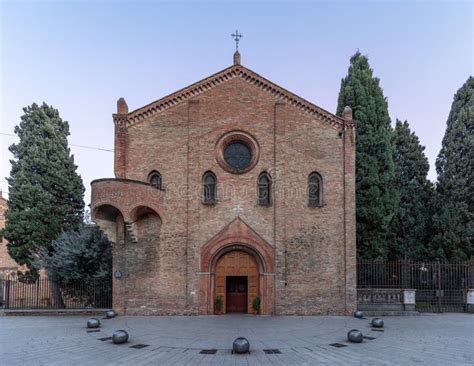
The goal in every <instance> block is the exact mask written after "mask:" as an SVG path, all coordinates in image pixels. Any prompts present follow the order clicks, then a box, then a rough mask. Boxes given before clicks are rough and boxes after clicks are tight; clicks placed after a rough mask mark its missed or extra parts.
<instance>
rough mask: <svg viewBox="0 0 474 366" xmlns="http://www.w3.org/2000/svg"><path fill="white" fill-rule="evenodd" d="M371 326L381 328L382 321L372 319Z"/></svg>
mask: <svg viewBox="0 0 474 366" xmlns="http://www.w3.org/2000/svg"><path fill="white" fill-rule="evenodd" d="M372 326H373V327H374V328H383V320H382V319H380V318H374V319H372Z"/></svg>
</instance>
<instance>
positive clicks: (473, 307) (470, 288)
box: [466, 257, 474, 313]
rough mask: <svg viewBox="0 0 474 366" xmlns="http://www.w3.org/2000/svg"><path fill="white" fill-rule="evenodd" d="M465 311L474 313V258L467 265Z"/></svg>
mask: <svg viewBox="0 0 474 366" xmlns="http://www.w3.org/2000/svg"><path fill="white" fill-rule="evenodd" d="M466 311H467V312H468V313H474V257H471V260H470V261H469V262H468V263H467V294H466Z"/></svg>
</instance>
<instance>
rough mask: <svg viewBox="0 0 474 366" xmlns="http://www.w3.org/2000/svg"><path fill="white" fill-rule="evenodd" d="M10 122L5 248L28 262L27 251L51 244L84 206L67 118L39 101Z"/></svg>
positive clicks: (75, 226) (76, 224)
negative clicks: (11, 138)
mask: <svg viewBox="0 0 474 366" xmlns="http://www.w3.org/2000/svg"><path fill="white" fill-rule="evenodd" d="M23 111H24V115H23V116H22V117H21V122H20V124H19V125H18V126H16V127H15V133H16V134H17V135H18V137H19V138H20V141H19V142H18V143H15V144H13V145H11V146H10V151H11V153H12V154H13V160H10V162H11V166H12V168H11V172H10V177H9V178H7V180H8V184H9V202H8V209H7V211H6V214H5V218H6V225H5V229H4V231H3V235H4V237H5V238H6V239H7V240H8V241H9V244H8V252H9V254H10V255H11V257H12V258H13V259H15V260H16V261H17V262H18V263H19V264H26V265H27V266H28V267H29V268H31V263H30V258H31V257H30V253H31V252H34V251H37V250H39V249H41V248H46V250H48V251H49V252H51V250H52V241H53V240H55V239H56V238H57V236H58V235H59V233H60V232H61V231H68V230H77V229H78V228H79V226H80V224H81V222H82V216H83V210H84V201H83V195H84V186H83V184H82V179H81V177H80V176H79V175H78V174H77V173H76V169H77V166H76V165H75V164H74V158H73V156H72V155H71V153H70V150H69V147H68V141H67V136H68V135H69V124H68V123H67V122H66V121H63V120H62V119H61V117H60V116H59V112H58V110H56V109H54V108H53V107H51V106H48V105H46V104H44V103H43V105H41V106H38V105H37V104H32V105H31V106H29V107H26V108H24V109H23Z"/></svg>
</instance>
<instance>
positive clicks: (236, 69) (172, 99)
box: [114, 65, 344, 129]
mask: <svg viewBox="0 0 474 366" xmlns="http://www.w3.org/2000/svg"><path fill="white" fill-rule="evenodd" d="M236 77H239V78H241V79H243V80H244V81H246V82H248V83H249V84H252V85H255V86H256V87H258V88H259V89H261V90H263V91H265V92H266V93H268V94H270V95H272V96H274V97H276V98H277V99H279V100H280V101H281V102H283V103H285V104H287V105H290V106H293V107H295V108H297V109H299V110H301V111H303V112H305V113H307V114H310V115H312V116H313V117H316V118H317V119H319V120H321V121H323V122H326V123H328V124H330V125H331V126H333V127H336V128H338V129H341V128H342V127H343V126H344V120H343V119H342V118H340V117H338V116H336V115H334V114H332V113H330V112H328V111H326V110H324V109H322V108H320V107H318V106H316V105H314V104H312V103H310V102H308V101H307V100H305V99H303V98H301V97H299V96H297V95H296V94H293V93H291V92H290V91H288V90H286V89H284V88H282V87H280V86H278V85H276V84H275V83H273V82H271V81H269V80H267V79H265V78H264V77H262V76H260V75H258V74H257V73H255V72H253V71H252V70H250V69H247V68H246V67H244V66H242V65H233V66H230V67H228V68H226V69H224V70H222V71H220V72H218V73H216V74H214V75H211V76H209V77H207V78H205V79H203V80H201V81H198V82H196V83H194V84H192V85H190V86H188V87H186V88H183V89H181V90H178V91H177V92H175V93H173V94H170V95H168V96H166V97H164V98H161V99H159V100H157V101H155V102H152V103H150V104H148V105H146V106H143V107H141V108H138V109H136V110H134V111H132V112H130V113H128V114H126V115H121V114H120V115H119V114H114V123H116V124H122V123H124V121H123V118H125V119H126V125H127V127H128V126H132V125H134V124H136V123H138V122H140V121H143V120H146V119H147V118H149V117H151V116H153V115H155V114H157V113H160V112H163V111H165V110H167V109H169V108H171V107H174V106H176V105H178V104H181V103H183V102H186V101H188V100H189V99H191V98H193V97H196V96H198V95H200V94H202V93H204V92H206V91H208V90H210V89H212V88H214V87H216V86H218V85H220V84H222V83H224V82H226V81H228V80H231V79H233V78H236Z"/></svg>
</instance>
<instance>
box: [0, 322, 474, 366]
mask: <svg viewBox="0 0 474 366" xmlns="http://www.w3.org/2000/svg"><path fill="white" fill-rule="evenodd" d="M87 319H88V317H85V316H50V317H48V316H24V317H1V318H0V364H1V365H58V366H59V365H81V366H82V365H86V366H88V365H91V366H92V365H134V366H138V365H219V366H220V365H262V366H264V365H282V366H283V365H284V366H286V365H412V364H417V365H473V364H474V315H470V314H440V315H434V314H433V315H431V314H430V315H422V316H417V317H384V321H385V328H384V331H383V332H377V331H375V330H373V329H372V328H371V327H370V325H369V322H370V319H362V320H361V319H355V318H352V317H342V316H321V317H309V316H308V317H300V316H274V317H267V316H251V315H225V316H195V317H178V316H177V317H165V316H163V317H140V316H134V317H117V318H115V319H100V320H101V323H102V325H101V328H100V332H95V333H88V332H87V328H86V327H85V325H86V321H87ZM353 328H357V329H359V330H361V331H362V332H363V334H364V335H365V336H369V337H373V338H374V339H373V340H364V342H363V343H361V344H351V343H349V342H347V340H346V334H347V332H348V331H349V330H350V329H353ZM117 329H125V330H127V331H128V332H129V334H130V341H129V342H128V343H127V344H123V345H114V344H112V342H111V341H101V340H99V339H100V338H103V337H110V336H111V335H112V333H113V332H114V331H115V330H117ZM239 336H244V337H246V338H247V339H248V340H249V341H250V345H251V353H250V354H247V355H232V354H231V347H232V341H233V340H234V339H235V338H236V337H239ZM333 343H340V344H343V345H345V347H341V348H336V347H333V346H331V344H333ZM136 344H146V345H148V346H147V347H144V348H141V349H134V348H130V346H133V345H136ZM202 349H216V350H217V352H216V353H215V354H211V355H208V354H201V353H200V351H201V350H202ZM265 349H279V350H280V352H281V353H279V354H267V353H265V352H264V350H265Z"/></svg>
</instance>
